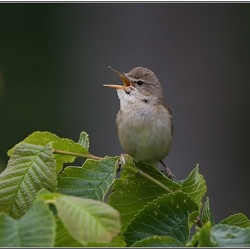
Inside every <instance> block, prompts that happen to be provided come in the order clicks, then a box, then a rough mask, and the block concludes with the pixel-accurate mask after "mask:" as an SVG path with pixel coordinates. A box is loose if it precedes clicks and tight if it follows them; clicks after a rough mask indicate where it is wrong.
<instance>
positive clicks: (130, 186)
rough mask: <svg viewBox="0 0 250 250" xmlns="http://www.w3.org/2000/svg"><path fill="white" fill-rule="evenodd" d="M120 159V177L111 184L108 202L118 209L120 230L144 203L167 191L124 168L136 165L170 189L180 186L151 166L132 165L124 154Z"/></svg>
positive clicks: (130, 160) (124, 227)
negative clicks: (120, 223) (111, 190)
mask: <svg viewBox="0 0 250 250" xmlns="http://www.w3.org/2000/svg"><path fill="white" fill-rule="evenodd" d="M122 160H123V161H124V165H123V166H122V169H123V170H122V173H121V177H120V178H119V179H116V180H115V183H114V185H113V190H114V191H113V193H112V194H111V195H110V198H109V204H110V205H112V206H113V207H114V208H116V209H117V210H118V211H119V213H120V215H121V222H122V231H124V230H125V229H126V227H127V225H128V223H129V222H130V221H131V220H132V219H133V218H134V216H135V215H136V214H137V213H138V211H139V210H140V209H142V208H143V206H144V205H146V204H147V203H148V202H149V201H152V200H154V199H156V198H157V197H159V196H161V195H163V194H166V193H167V192H166V190H164V189H162V188H161V187H160V186H158V185H157V184H155V183H153V182H152V181H150V180H148V179H146V178H145V177H143V176H141V175H140V174H134V173H131V172H130V171H129V170H127V169H126V168H128V167H134V166H136V167H138V168H140V170H142V171H144V172H145V173H147V174H148V175H150V176H152V177H153V178H155V179H156V180H158V181H160V182H161V183H162V184H164V185H166V186H167V187H169V188H171V189H172V190H175V189H176V190H177V189H179V188H180V186H179V185H178V184H177V183H175V182H172V181H170V180H169V179H168V178H166V176H164V175H163V174H162V173H161V172H160V171H159V170H158V169H156V168H155V167H153V166H150V165H146V164H141V163H136V165H134V162H133V160H132V159H131V158H130V157H129V156H125V157H124V158H122Z"/></svg>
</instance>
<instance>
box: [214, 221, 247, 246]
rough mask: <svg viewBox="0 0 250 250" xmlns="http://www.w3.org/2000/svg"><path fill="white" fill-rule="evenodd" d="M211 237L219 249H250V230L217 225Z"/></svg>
mask: <svg viewBox="0 0 250 250" xmlns="http://www.w3.org/2000/svg"><path fill="white" fill-rule="evenodd" d="M211 236H212V237H213V239H215V240H216V242H217V243H218V246H219V247H233V248H235V247H250V228H249V227H245V228H241V227H236V226H230V225H222V224H219V225H216V226H214V227H213V228H212V230H211Z"/></svg>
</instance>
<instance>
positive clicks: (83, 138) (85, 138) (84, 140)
mask: <svg viewBox="0 0 250 250" xmlns="http://www.w3.org/2000/svg"><path fill="white" fill-rule="evenodd" d="M78 144H80V145H82V146H83V147H84V148H85V149H86V150H87V151H89V135H88V134H87V133H86V132H81V134H80V137H79V140H78Z"/></svg>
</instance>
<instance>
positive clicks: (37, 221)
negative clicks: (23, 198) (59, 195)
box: [0, 201, 56, 247]
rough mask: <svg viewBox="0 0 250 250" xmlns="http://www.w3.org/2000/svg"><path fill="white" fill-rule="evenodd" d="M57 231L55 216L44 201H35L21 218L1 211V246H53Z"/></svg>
mask: <svg viewBox="0 0 250 250" xmlns="http://www.w3.org/2000/svg"><path fill="white" fill-rule="evenodd" d="M55 231H56V223H55V221H54V217H53V215H52V214H51V212H50V210H49V208H48V205H47V204H45V203H44V202H43V201H38V202H35V203H34V204H33V206H32V207H31V209H30V210H28V212H27V213H26V214H25V215H24V216H23V217H22V218H21V219H20V220H14V219H12V218H11V217H10V216H8V215H7V214H4V213H0V246H1V247H53V246H54V241H55Z"/></svg>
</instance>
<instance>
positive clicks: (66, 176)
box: [58, 157, 117, 201]
mask: <svg viewBox="0 0 250 250" xmlns="http://www.w3.org/2000/svg"><path fill="white" fill-rule="evenodd" d="M116 161H117V157H113V158H111V157H105V158H103V159H101V160H99V161H96V160H90V159H88V160H87V161H85V163H84V164H83V166H82V167H81V168H79V167H67V168H66V169H64V171H63V172H62V174H61V175H59V176H58V191H59V192H60V193H64V194H67V195H73V196H81V197H85V198H91V199H95V200H100V201H103V200H104V197H105V195H106V194H107V192H108V191H109V189H110V186H111V185H112V184H113V182H114V181H115V177H116V170H117V167H116Z"/></svg>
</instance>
